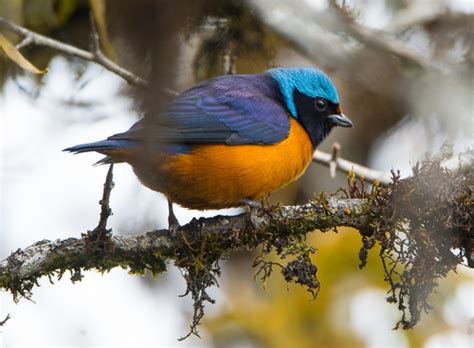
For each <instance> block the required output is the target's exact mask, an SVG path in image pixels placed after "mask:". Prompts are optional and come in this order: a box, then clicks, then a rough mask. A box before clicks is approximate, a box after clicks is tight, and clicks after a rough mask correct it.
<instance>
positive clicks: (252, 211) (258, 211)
mask: <svg viewBox="0 0 474 348" xmlns="http://www.w3.org/2000/svg"><path fill="white" fill-rule="evenodd" d="M240 202H241V203H242V205H245V206H247V207H248V216H249V220H250V222H251V223H252V225H253V226H254V227H255V228H257V227H258V226H260V225H261V222H262V217H263V216H264V215H267V214H270V213H271V212H272V211H273V208H274V207H273V206H271V205H270V203H269V202H268V200H267V199H262V200H261V201H256V200H253V199H248V198H244V199H242V200H241V201H240Z"/></svg>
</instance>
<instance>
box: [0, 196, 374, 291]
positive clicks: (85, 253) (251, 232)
mask: <svg viewBox="0 0 474 348" xmlns="http://www.w3.org/2000/svg"><path fill="white" fill-rule="evenodd" d="M328 209H330V210H331V212H332V213H331V216H332V218H331V220H330V221H328V220H327V218H326V216H327V211H328ZM348 210H350V211H351V212H352V213H351V214H350V215H349V214H347V211H348ZM370 210H371V209H370V204H369V202H368V201H367V200H364V199H342V200H336V199H331V198H330V199H329V200H328V205H327V206H324V205H323V204H321V203H317V202H311V203H307V204H305V205H297V206H284V207H281V208H278V209H277V210H276V211H275V212H265V213H262V212H260V211H259V212H253V213H252V216H251V223H250V221H249V219H248V215H247V214H246V213H243V214H240V215H236V216H216V217H213V218H201V219H199V220H193V221H192V222H190V223H188V224H186V225H184V226H182V227H180V228H179V231H178V233H177V234H176V236H174V234H172V233H170V232H169V231H168V230H157V231H150V232H145V233H142V234H138V235H133V236H126V237H123V236H113V237H112V238H111V243H110V245H109V246H108V248H107V250H104V252H103V254H102V255H101V256H100V260H98V259H97V257H96V255H95V250H94V248H93V247H92V248H91V245H89V240H88V239H87V235H83V237H82V238H68V239H65V240H55V241H49V240H42V241H39V242H37V243H34V244H32V245H30V246H29V247H27V248H25V249H23V250H20V249H19V250H17V251H15V252H14V253H12V254H11V255H10V256H9V257H8V258H6V259H5V260H3V261H2V262H0V288H4V289H6V290H11V291H14V294H15V295H26V294H27V292H29V290H31V288H22V289H21V288H18V287H17V285H18V284H21V283H22V282H29V281H30V280H32V279H35V280H36V279H37V278H38V277H40V276H42V275H45V274H49V273H51V272H54V271H64V270H73V269H77V268H84V269H91V268H96V269H98V270H101V271H103V270H105V268H106V269H107V270H109V269H111V268H114V267H117V266H121V267H123V266H125V265H126V266H129V267H130V268H131V269H132V270H134V269H136V268H137V267H138V266H140V267H141V268H145V269H148V268H149V269H150V270H151V271H153V269H154V268H156V265H153V264H146V263H143V264H141V265H138V263H139V262H140V260H142V261H144V257H145V256H146V255H148V256H150V255H159V257H158V259H157V260H159V263H161V262H164V261H170V260H175V261H179V260H180V256H181V255H180V254H179V253H177V251H179V250H183V249H187V248H189V247H190V245H191V244H192V243H193V242H194V241H196V239H197V237H196V236H199V237H198V238H200V239H203V240H214V243H215V244H216V245H215V246H216V247H217V248H223V249H225V251H226V253H231V252H235V251H238V250H243V249H253V248H254V247H255V246H256V244H258V243H260V242H262V241H263V239H264V238H265V233H264V232H263V231H264V230H265V228H266V227H268V226H270V225H272V224H274V223H275V222H277V221H285V224H287V225H288V226H291V225H294V224H298V223H302V222H304V223H305V226H304V227H303V228H301V229H300V230H298V232H297V233H298V234H300V235H304V234H306V233H307V232H309V231H312V230H314V229H325V230H326V229H329V228H334V227H337V226H352V227H364V226H365V227H368V223H369V220H368V219H367V218H368V215H369V214H370ZM256 230H257V231H259V230H260V232H257V233H255V231H256ZM137 260H138V262H137ZM24 285H25V284H24ZM31 285H34V284H31ZM25 290H26V291H27V292H25Z"/></svg>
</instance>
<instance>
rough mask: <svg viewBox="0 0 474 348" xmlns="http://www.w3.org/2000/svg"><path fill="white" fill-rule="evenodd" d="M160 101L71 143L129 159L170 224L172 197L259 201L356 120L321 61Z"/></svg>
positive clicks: (198, 205)
mask: <svg viewBox="0 0 474 348" xmlns="http://www.w3.org/2000/svg"><path fill="white" fill-rule="evenodd" d="M161 110H162V111H161V112H160V113H159V115H153V116H154V117H149V115H145V116H144V117H143V118H142V119H141V120H139V121H138V122H136V123H135V124H134V125H133V126H132V127H131V128H130V129H129V130H127V131H126V132H123V133H118V134H115V135H112V136H110V137H108V138H107V139H105V140H101V141H97V142H92V143H86V144H81V145H76V146H72V147H69V148H66V149H64V151H68V152H72V153H83V152H91V151H95V152H99V153H101V154H104V155H106V157H105V158H103V159H102V160H100V161H99V162H98V164H107V163H120V162H126V163H128V164H130V165H131V166H132V168H133V171H134V172H135V174H136V176H137V177H138V179H139V180H140V181H141V183H142V184H144V185H145V186H146V187H148V188H150V189H152V190H154V191H158V192H161V193H162V194H164V195H165V196H166V197H167V199H168V208H169V214H168V223H169V226H170V227H176V226H179V222H178V220H177V219H176V216H175V215H174V212H173V203H176V204H179V205H181V206H183V207H185V208H190V209H198V210H208V209H223V208H230V207H239V206H245V205H250V206H254V205H253V204H254V203H258V202H261V201H262V200H264V199H265V198H266V197H268V195H269V194H270V193H272V192H274V191H276V190H278V189H280V188H282V187H284V186H286V185H287V184H289V183H290V182H293V181H295V180H296V179H298V178H299V177H300V176H301V175H302V174H303V173H304V172H305V170H306V168H307V167H308V165H309V163H310V162H311V158H312V155H313V153H314V151H315V149H316V147H317V146H318V145H319V144H320V143H321V142H322V141H323V140H324V138H325V137H326V136H327V135H328V134H329V133H330V132H331V130H332V129H333V128H334V127H335V126H341V127H352V126H353V123H352V121H351V120H350V119H349V118H348V117H347V116H346V115H344V114H343V113H342V110H341V106H340V105H339V96H338V93H337V90H336V87H335V86H334V84H333V82H332V81H331V79H330V78H329V77H328V75H326V74H325V73H324V72H323V71H321V70H320V69H317V68H315V67H277V68H273V69H270V70H267V71H265V72H263V73H260V74H235V75H223V76H219V77H215V78H212V79H209V80H206V81H203V82H200V83H198V84H196V85H195V86H193V87H191V88H189V89H188V90H186V91H184V92H182V93H181V94H179V95H177V96H176V97H175V98H174V99H173V100H172V101H170V102H169V103H168V104H167V105H166V106H165V107H163V108H162V109H161ZM147 116H148V117H147ZM257 205H258V204H257Z"/></svg>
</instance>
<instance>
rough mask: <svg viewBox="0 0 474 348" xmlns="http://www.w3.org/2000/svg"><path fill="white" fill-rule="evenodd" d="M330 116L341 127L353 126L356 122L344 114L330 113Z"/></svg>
mask: <svg viewBox="0 0 474 348" xmlns="http://www.w3.org/2000/svg"><path fill="white" fill-rule="evenodd" d="M328 118H329V119H330V120H331V121H332V123H334V124H335V125H336V126H340V127H353V126H354V124H353V123H352V121H351V120H350V119H349V117H347V116H346V115H344V114H334V115H329V116H328Z"/></svg>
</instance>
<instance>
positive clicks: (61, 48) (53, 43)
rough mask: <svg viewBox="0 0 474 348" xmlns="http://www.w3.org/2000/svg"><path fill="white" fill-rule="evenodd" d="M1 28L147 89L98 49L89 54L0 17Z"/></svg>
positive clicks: (131, 74)
mask: <svg viewBox="0 0 474 348" xmlns="http://www.w3.org/2000/svg"><path fill="white" fill-rule="evenodd" d="M1 27H3V28H5V29H7V30H10V31H12V32H14V33H16V34H18V35H20V36H22V37H24V38H29V40H30V41H31V43H33V44H35V45H38V46H44V47H49V48H52V49H54V50H56V51H58V52H61V53H64V54H67V55H69V56H73V57H76V58H80V59H83V60H87V61H90V62H94V63H97V64H99V65H101V66H103V67H104V68H106V69H107V70H109V71H111V72H113V73H114V74H116V75H118V76H120V77H122V78H123V79H124V80H125V81H127V82H128V83H130V84H132V85H135V86H139V87H147V86H148V85H149V84H148V82H147V81H146V80H144V79H142V78H141V77H139V76H137V75H135V74H133V73H132V72H130V71H128V70H125V69H124V68H122V67H120V66H119V65H117V64H115V63H114V62H113V61H111V60H110V59H109V58H107V57H106V56H105V55H104V54H103V52H102V50H100V49H98V51H96V52H89V51H86V50H83V49H80V48H78V47H75V46H72V45H69V44H66V43H63V42H61V41H58V40H55V39H51V38H49V37H47V36H44V35H41V34H38V33H35V32H33V31H31V30H28V29H26V28H24V27H21V26H19V25H17V24H14V23H12V22H10V21H8V20H6V19H5V18H3V17H0V28H1ZM20 44H21V43H20ZM23 46H24V45H23Z"/></svg>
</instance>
